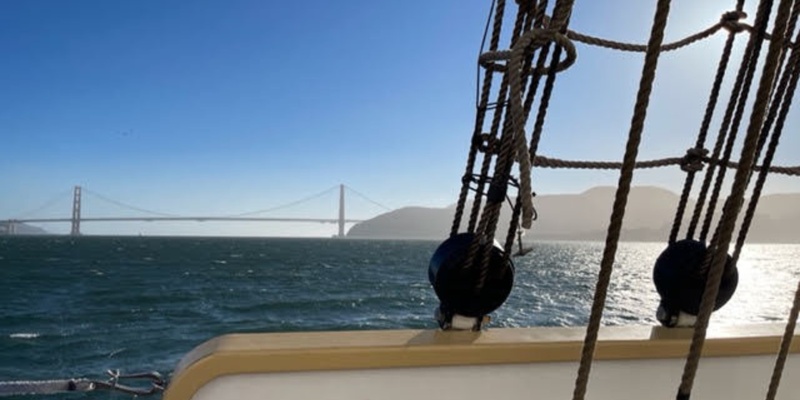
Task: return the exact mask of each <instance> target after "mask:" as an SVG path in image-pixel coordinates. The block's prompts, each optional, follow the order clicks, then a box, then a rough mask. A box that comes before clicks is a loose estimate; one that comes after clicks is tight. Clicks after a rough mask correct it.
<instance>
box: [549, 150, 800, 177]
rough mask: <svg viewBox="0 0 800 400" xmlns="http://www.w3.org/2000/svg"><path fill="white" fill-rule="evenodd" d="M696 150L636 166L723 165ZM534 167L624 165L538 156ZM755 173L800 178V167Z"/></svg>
mask: <svg viewBox="0 0 800 400" xmlns="http://www.w3.org/2000/svg"><path fill="white" fill-rule="evenodd" d="M697 154H698V152H696V151H695V149H689V151H688V152H687V155H686V156H683V157H668V158H659V159H656V160H647V161H637V162H636V164H635V165H634V168H636V169H650V168H661V167H669V166H675V165H677V166H680V167H681V168H682V169H683V170H684V171H699V170H700V169H702V167H703V163H708V164H711V165H715V166H717V165H722V163H721V162H719V161H715V160H712V159H711V158H709V157H703V156H700V155H697ZM533 165H534V166H536V167H540V168H572V169H612V170H619V169H621V168H622V165H623V163H622V162H619V161H582V160H562V159H560V158H551V157H545V156H541V155H537V156H536V158H535V159H534V161H533ZM725 167H727V168H732V169H737V168H739V167H740V164H739V163H738V162H734V161H728V162H727V163H725ZM753 170H754V171H762V170H766V171H768V172H770V173H774V174H779V175H789V176H800V165H798V166H791V167H780V166H772V165H770V166H769V167H768V168H764V166H761V165H756V166H754V167H753Z"/></svg>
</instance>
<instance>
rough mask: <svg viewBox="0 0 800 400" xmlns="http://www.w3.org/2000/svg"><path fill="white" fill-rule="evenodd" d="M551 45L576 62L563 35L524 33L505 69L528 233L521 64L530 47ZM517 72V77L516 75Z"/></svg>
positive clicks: (529, 203)
mask: <svg viewBox="0 0 800 400" xmlns="http://www.w3.org/2000/svg"><path fill="white" fill-rule="evenodd" d="M550 41H554V42H556V43H557V44H558V45H559V46H561V47H562V48H564V49H565V50H566V53H567V60H568V61H569V60H572V61H569V64H571V63H572V62H574V60H575V46H574V45H573V44H572V42H570V41H569V39H567V38H566V37H565V36H564V35H562V34H560V33H558V32H555V31H552V30H543V29H534V30H532V31H530V32H526V33H525V34H524V35H522V37H520V40H519V41H518V42H517V44H516V45H514V48H513V49H512V50H511V55H510V58H509V61H508V65H509V67H510V71H511V77H510V89H511V95H510V98H509V115H510V117H511V123H512V129H513V138H514V142H515V143H514V146H515V149H516V152H515V158H516V161H517V162H518V163H519V174H520V182H519V196H520V199H521V202H522V204H521V205H522V221H521V223H520V225H521V226H522V227H523V228H525V229H530V228H531V225H532V224H533V213H534V211H533V196H532V195H531V193H532V190H531V174H530V171H531V158H530V154H529V153H528V139H527V137H526V136H525V120H526V115H525V109H524V107H523V104H522V88H523V82H522V75H523V72H522V61H523V59H524V56H525V54H526V53H527V52H528V51H530V46H535V47H536V48H538V47H541V46H544V45H545V44H547V43H548V42H550ZM517 71H519V73H516V72H517Z"/></svg>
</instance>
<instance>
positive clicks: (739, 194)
mask: <svg viewBox="0 0 800 400" xmlns="http://www.w3.org/2000/svg"><path fill="white" fill-rule="evenodd" d="M791 5H792V0H781V2H780V4H779V6H778V11H777V17H776V20H775V32H778V33H783V32H785V31H786V27H787V22H788V18H789V14H790V11H791ZM771 8H772V0H762V2H761V4H760V5H759V7H758V14H757V17H756V26H758V27H759V29H760V30H761V32H764V31H765V27H766V22H767V19H768V18H767V16H768V15H769V14H770V11H771ZM759 43H760V41H759ZM782 47H783V43H782V41H781V37H778V40H773V41H772V42H770V46H769V50H768V52H767V57H766V59H765V61H764V68H763V73H762V75H761V80H760V82H759V86H758V90H757V92H756V98H755V101H754V103H753V111H752V114H751V115H750V122H749V124H748V128H747V134H746V136H745V139H744V144H743V147H742V155H741V157H740V160H741V164H742V166H743V167H742V168H739V169H737V170H736V175H735V177H734V182H733V186H732V188H731V195H730V196H729V197H728V200H727V201H726V202H725V206H724V208H723V212H722V217H721V220H720V223H719V225H718V228H717V231H716V233H715V234H714V237H713V238H712V240H711V245H710V246H709V251H708V254H707V255H706V259H705V261H704V266H705V267H710V269H709V273H708V277H707V281H706V287H705V290H704V292H703V297H702V299H701V302H700V309H699V312H698V315H697V322H696V323H695V329H694V335H693V337H692V344H691V346H690V348H689V355H688V356H687V358H686V364H685V366H684V372H683V376H682V377H681V384H680V387H679V388H678V394H677V396H676V398H677V400H688V399H689V398H690V396H691V391H692V386H693V384H694V378H695V375H696V373H697V367H698V365H699V363H700V355H701V353H702V350H703V345H704V344H705V337H706V331H707V328H708V321H709V318H710V317H711V312H712V311H713V309H714V305H715V303H716V298H717V293H718V291H719V284H720V282H721V280H722V274H723V272H724V267H725V262H726V257H727V252H728V245H729V243H730V240H731V237H732V235H733V229H734V226H735V223H736V218H737V217H738V214H739V210H740V209H741V206H742V203H743V202H744V192H745V190H746V188H747V183H748V179H749V176H750V174H751V173H752V170H751V167H752V165H753V164H754V162H755V153H756V146H757V143H758V138H759V134H760V132H761V130H762V127H763V125H764V118H765V115H766V110H767V106H768V103H769V97H770V91H771V89H772V83H773V81H774V79H775V75H776V73H777V68H776V67H777V63H778V61H779V57H780V52H781V51H782Z"/></svg>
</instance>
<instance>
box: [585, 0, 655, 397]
mask: <svg viewBox="0 0 800 400" xmlns="http://www.w3.org/2000/svg"><path fill="white" fill-rule="evenodd" d="M669 6H670V1H669V0H659V1H658V5H657V6H656V13H655V16H654V18H653V27H652V30H651V32H650V40H649V42H648V49H647V53H646V55H645V61H644V66H643V67H642V76H641V80H640V81H639V91H638V93H637V95H636V104H635V106H634V111H633V117H632V118H631V128H630V132H629V134H628V143H627V145H626V147H625V155H624V157H623V165H622V170H621V172H620V177H619V184H618V186H617V194H616V197H615V199H614V206H613V210H612V212H611V222H610V224H609V226H608V234H607V236H606V245H605V249H604V251H603V259H602V261H601V263H600V273H599V275H598V277H597V287H596V288H595V292H594V301H593V302H592V311H591V315H590V318H589V324H588V326H587V328H586V338H585V339H584V342H583V351H582V353H581V362H580V367H579V368H578V376H577V378H576V380H575V391H574V392H573V396H572V398H573V400H582V399H583V398H584V397H585V396H586V388H587V386H588V384H589V374H590V372H591V369H592V360H593V358H594V349H595V345H596V344H597V335H598V331H599V330H600V321H601V319H602V318H603V309H604V308H605V301H606V294H607V292H608V285H609V283H610V282H611V272H612V271H613V269H614V258H615V255H616V251H617V244H618V242H619V236H620V232H621V231H622V220H623V218H624V216H625V206H626V205H627V202H628V193H629V192H630V188H631V181H632V180H633V168H634V166H635V164H636V156H637V154H638V152H639V143H640V142H641V139H642V131H643V130H644V120H645V117H646V116H647V106H648V104H649V102H650V93H651V91H652V89H653V81H654V80H655V76H656V67H657V66H658V57H659V55H660V49H661V43H662V42H663V40H664V29H665V28H666V26H667V17H668V16H669Z"/></svg>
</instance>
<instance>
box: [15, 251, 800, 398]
mask: <svg viewBox="0 0 800 400" xmlns="http://www.w3.org/2000/svg"><path fill="white" fill-rule="evenodd" d="M437 245H438V243H437V242H427V241H369V240H341V239H281V238H268V239H265V238H197V237H191V238H189V237H76V238H71V237H58V236H42V237H38V236H28V237H25V236H18V237H4V238H0V285H2V287H0V381H9V380H27V379H61V378H71V377H91V378H104V376H103V373H104V371H105V370H107V369H121V370H123V372H137V371H151V370H156V371H159V372H161V373H163V374H165V375H167V376H168V375H169V373H170V372H171V371H172V369H173V368H174V367H175V365H176V364H177V362H178V361H179V360H180V358H181V357H182V356H183V355H184V354H185V353H186V352H188V351H190V350H191V349H192V348H193V347H195V346H197V345H199V344H201V343H202V342H204V341H206V340H208V339H210V338H212V337H214V336H217V335H220V334H225V333H232V332H286V331H324V330H365V329H405V328H414V329H435V328H436V323H435V321H434V319H433V311H434V309H435V308H436V306H437V305H438V300H437V299H436V296H435V294H434V292H433V289H432V288H431V286H430V284H429V283H428V281H427V266H428V261H429V259H430V256H431V255H432V253H433V251H434V250H435V249H436V246H437ZM663 249H664V244H663V243H623V244H621V245H620V248H619V250H618V253H617V258H616V264H615V271H614V274H613V277H612V284H611V288H610V291H609V298H608V303H607V306H606V311H605V314H604V319H603V323H604V324H606V325H621V324H628V325H653V324H656V323H657V322H656V320H655V315H654V312H655V308H656V306H657V304H658V296H657V294H656V292H655V289H654V287H653V284H652V281H651V275H652V265H653V262H654V261H655V259H656V258H657V257H658V254H659V253H660V252H661V251H662V250H663ZM602 251H603V244H602V243H593V242H543V243H536V244H535V245H534V247H533V251H532V252H531V253H529V254H527V255H525V256H523V257H517V258H515V259H514V264H515V267H516V273H515V283H514V290H513V291H512V294H511V296H510V298H509V299H508V301H507V302H506V304H505V305H503V307H501V308H500V309H499V310H498V311H496V312H495V313H494V314H493V315H492V323H491V325H490V329H491V327H519V326H578V325H584V324H586V322H587V320H588V316H589V309H590V307H591V302H592V295H593V292H594V286H595V282H596V278H597V272H598V269H599V262H600V259H601V256H602ZM798 260H800V245H760V244H753V245H748V246H746V247H745V250H744V252H743V255H742V258H741V259H740V262H739V273H740V281H739V288H738V291H737V293H736V294H735V295H734V298H733V299H732V300H731V301H730V303H729V304H728V305H727V306H725V307H724V308H723V309H722V310H720V311H718V312H717V313H715V315H714V316H713V317H712V324H737V323H752V322H765V321H783V320H785V319H786V318H787V315H788V312H789V307H790V303H791V299H792V296H793V295H794V290H795V288H796V287H797V282H798V279H800V265H798ZM129 397H130V396H126V395H117V394H108V393H95V394H91V395H82V394H74V395H60V396H56V397H25V398H28V399H30V398H92V399H100V398H129Z"/></svg>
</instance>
